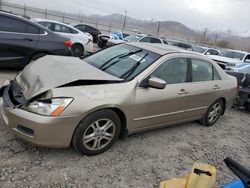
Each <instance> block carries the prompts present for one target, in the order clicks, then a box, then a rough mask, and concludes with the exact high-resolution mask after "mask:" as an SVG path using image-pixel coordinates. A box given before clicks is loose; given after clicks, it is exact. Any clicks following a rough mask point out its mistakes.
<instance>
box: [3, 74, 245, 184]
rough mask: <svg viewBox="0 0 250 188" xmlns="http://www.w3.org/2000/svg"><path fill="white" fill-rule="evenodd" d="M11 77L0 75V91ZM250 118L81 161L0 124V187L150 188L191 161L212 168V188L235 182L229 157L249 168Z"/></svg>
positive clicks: (193, 126) (122, 146) (127, 143)
mask: <svg viewBox="0 0 250 188" xmlns="http://www.w3.org/2000/svg"><path fill="white" fill-rule="evenodd" d="M15 74H16V71H10V70H0V86H1V85H2V84H3V82H4V80H5V79H11V78H13V77H14V75H15ZM249 132H250V114H249V113H246V112H241V111H237V110H234V109H231V110H228V111H227V112H226V114H225V115H224V116H223V117H222V118H221V119H220V121H218V123H217V124H216V125H214V126H212V127H204V126H201V125H200V124H198V123H195V122H192V123H186V124H181V125H176V126H170V127H166V128H163V129H158V130H154V131H150V132H144V133H141V134H135V135H132V136H129V137H128V138H126V139H123V140H122V139H120V140H118V142H117V143H115V145H114V146H113V147H112V148H111V149H109V150H108V151H107V152H105V153H103V154H100V155H97V156H91V157H88V156H81V155H79V154H77V153H76V152H75V151H74V150H73V149H72V148H67V149H48V148H41V147H37V146H34V145H32V144H29V143H27V142H24V141H22V140H20V139H18V138H15V137H14V136H13V135H12V134H11V133H10V132H9V131H8V130H7V128H6V127H5V125H4V124H3V121H2V119H0V187H1V188H5V187H7V188H11V187H18V188H21V187H34V188H38V187H51V188H52V187H70V188H74V187H83V188H88V187H90V188H99V187H103V188H109V187H111V188H119V187H121V188H126V187H136V188H141V187H142V188H148V187H149V188H150V187H159V182H160V181H162V180H165V179H169V178H174V177H182V176H184V175H185V174H186V173H188V172H189V171H190V170H191V168H192V164H193V163H194V162H195V161H199V162H208V163H210V164H213V165H215V166H216V169H217V186H219V185H221V184H223V183H224V182H227V181H230V180H232V179H234V178H235V176H234V175H233V173H232V172H230V171H229V170H228V169H227V168H226V166H225V165H224V164H223V159H224V158H225V157H228V156H229V157H232V158H233V159H236V160H238V161H240V162H241V163H242V164H244V165H245V166H246V167H248V168H250V144H249V143H250V136H249Z"/></svg>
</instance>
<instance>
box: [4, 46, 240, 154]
mask: <svg viewBox="0 0 250 188" xmlns="http://www.w3.org/2000/svg"><path fill="white" fill-rule="evenodd" d="M236 92H237V82H236V79H235V78H233V77H231V76H229V75H227V74H226V73H224V71H223V70H222V69H221V68H220V67H219V66H218V65H217V64H216V63H215V62H213V61H211V60H209V59H208V58H207V57H205V56H203V55H199V54H195V53H192V52H186V51H182V50H179V49H178V48H174V47H170V46H167V45H161V44H146V43H145V44H143V43H131V44H121V45H117V46H114V47H111V48H108V49H106V50H103V51H100V52H98V53H96V54H94V55H92V56H89V57H87V58H85V59H84V60H80V59H78V58H74V57H61V56H45V57H43V58H40V59H38V60H37V61H35V62H32V63H31V64H29V65H28V66H26V67H25V69H24V70H23V71H22V72H21V73H20V74H19V75H17V77H16V78H15V79H14V80H12V81H11V82H10V83H9V84H6V85H5V86H3V87H2V88H1V90H0V95H1V97H2V99H3V102H2V104H1V116H2V118H3V120H4V122H5V124H6V125H7V126H8V127H9V128H10V130H11V131H12V132H13V133H14V134H15V135H17V136H19V137H22V138H23V139H25V140H27V141H29V142H32V143H34V144H37V145H41V146H47V147H68V146H70V144H72V145H73V146H74V148H75V149H76V150H77V151H79V152H80V153H82V154H86V155H94V154H99V153H101V152H103V151H105V150H107V149H108V148H109V147H111V145H112V144H113V143H114V142H115V141H116V140H117V138H118V137H119V135H120V136H126V135H128V134H133V133H136V132H140V131H145V130H149V129H154V128H159V127H163V126H167V125H172V124H177V123H183V122H188V121H194V120H200V122H201V123H202V124H204V125H206V126H210V125H213V124H214V123H216V121H217V120H218V119H219V117H220V116H221V115H223V113H224V111H225V109H226V108H227V107H231V105H232V101H233V98H234V96H235V95H236Z"/></svg>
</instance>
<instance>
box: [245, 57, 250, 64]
mask: <svg viewBox="0 0 250 188" xmlns="http://www.w3.org/2000/svg"><path fill="white" fill-rule="evenodd" d="M245 62H247V63H250V55H247V57H246V59H245Z"/></svg>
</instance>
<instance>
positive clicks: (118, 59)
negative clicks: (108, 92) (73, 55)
mask: <svg viewBox="0 0 250 188" xmlns="http://www.w3.org/2000/svg"><path fill="white" fill-rule="evenodd" d="M159 57H160V55H159V54H157V53H154V52H151V51H148V50H144V49H141V48H138V47H135V46H131V45H128V44H120V45H116V46H113V47H111V48H107V49H105V50H102V51H100V52H98V53H96V54H94V55H92V56H89V57H87V58H85V59H84V61H86V62H87V63H89V64H91V65H93V66H95V67H97V68H98V69H101V70H103V71H105V72H107V73H109V74H111V75H113V76H116V77H119V78H124V79H125V80H126V81H129V80H131V79H133V78H134V77H135V76H137V75H138V74H139V73H141V72H142V71H143V70H145V69H146V68H147V67H148V66H150V65H151V64H152V63H153V62H155V61H156V60H157V59H158V58H159ZM138 62H139V63H138ZM136 64H138V66H135V65H136ZM130 70H131V71H132V72H131V73H129V72H130ZM125 73H128V75H129V76H126V77H124V74H125Z"/></svg>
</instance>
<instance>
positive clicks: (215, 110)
mask: <svg viewBox="0 0 250 188" xmlns="http://www.w3.org/2000/svg"><path fill="white" fill-rule="evenodd" d="M221 110H222V106H221V103H215V104H214V105H213V106H212V108H211V109H210V111H209V113H208V122H209V123H214V122H215V121H217V119H218V118H219V116H220V115H221Z"/></svg>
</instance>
